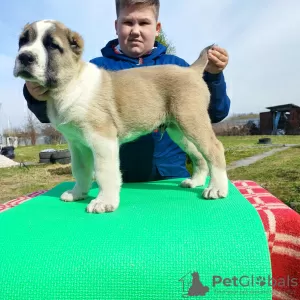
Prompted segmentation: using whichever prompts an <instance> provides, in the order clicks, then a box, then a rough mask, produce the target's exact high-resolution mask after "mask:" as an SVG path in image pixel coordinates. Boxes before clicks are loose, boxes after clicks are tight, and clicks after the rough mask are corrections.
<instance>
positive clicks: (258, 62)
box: [0, 0, 300, 130]
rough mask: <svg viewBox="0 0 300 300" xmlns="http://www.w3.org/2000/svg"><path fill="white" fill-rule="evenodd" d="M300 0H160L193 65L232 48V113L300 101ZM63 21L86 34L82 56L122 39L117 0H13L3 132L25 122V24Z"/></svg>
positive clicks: (1, 69)
mask: <svg viewBox="0 0 300 300" xmlns="http://www.w3.org/2000/svg"><path fill="white" fill-rule="evenodd" d="M299 16H300V1H299V0H286V1H283V0H251V1H245V2H244V1H241V0H210V1H207V0H205V1H204V0H184V1H179V0H172V1H171V0H161V12H160V21H161V22H162V26H163V29H164V31H165V32H166V34H167V37H168V38H169V39H170V40H171V41H172V43H173V44H174V46H175V48H176V55H178V56H179V57H181V58H183V59H185V60H186V61H187V62H188V63H192V62H193V61H194V60H195V59H196V58H197V57H198V55H199V52H200V51H201V50H202V48H204V47H205V46H207V45H209V44H211V43H217V44H218V45H220V46H221V47H224V48H225V49H226V50H227V51H228V53H229V64H228V66H227V68H226V69H225V71H224V74H225V80H226V83H227V87H228V89H227V91H228V95H229V97H230V99H231V101H232V105H231V111H230V114H233V113H247V112H260V111H265V107H267V106H270V105H277V104H285V103H294V104H296V105H300V93H299V86H300V72H299V69H300V55H299V49H300V39H299V36H300V35H299V32H300V17H299ZM45 18H46V19H57V20H60V21H62V22H63V23H65V24H66V25H67V26H69V27H71V28H72V29H73V30H76V31H78V32H79V33H80V34H81V35H82V36H83V38H84V39H85V52H84V59H86V60H90V59H92V58H94V57H97V56H101V53H100V49H101V48H102V47H103V46H104V45H105V44H106V43H107V42H108V41H109V40H111V39H113V38H116V34H115V30H114V20H115V7H114V0H102V1H99V0H84V1H82V0H43V1H41V0H26V1H24V0H11V1H10V2H9V1H3V3H2V4H1V10H0V34H1V39H0V102H1V103H2V109H1V112H0V130H1V125H2V128H3V127H4V128H5V127H6V126H7V123H8V121H7V120H8V118H9V120H10V123H11V126H18V125H19V124H20V123H22V122H23V120H24V118H25V116H26V113H27V107H26V103H25V101H24V99H23V95H22V86H23V81H22V80H21V79H15V78H14V77H13V75H12V74H13V66H14V58H15V55H16V53H17V44H18V36H19V34H20V31H21V29H22V28H23V26H24V25H25V24H26V23H27V22H32V21H36V20H39V19H45Z"/></svg>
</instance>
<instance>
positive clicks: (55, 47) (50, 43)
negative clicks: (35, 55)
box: [44, 37, 62, 51]
mask: <svg viewBox="0 0 300 300" xmlns="http://www.w3.org/2000/svg"><path fill="white" fill-rule="evenodd" d="M44 44H45V47H46V48H48V49H51V50H59V51H62V49H61V47H60V46H59V45H58V44H57V43H56V42H55V41H54V40H53V39H52V38H51V37H47V38H46V40H45V43H44Z"/></svg>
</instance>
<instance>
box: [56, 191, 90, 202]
mask: <svg viewBox="0 0 300 300" xmlns="http://www.w3.org/2000/svg"><path fill="white" fill-rule="evenodd" d="M86 196H87V194H86V193H79V192H76V191H74V190H69V191H66V192H64V193H63V194H62V195H61V196H60V199H61V200H62V201H66V202H72V201H76V200H83V199H84V198H86Z"/></svg>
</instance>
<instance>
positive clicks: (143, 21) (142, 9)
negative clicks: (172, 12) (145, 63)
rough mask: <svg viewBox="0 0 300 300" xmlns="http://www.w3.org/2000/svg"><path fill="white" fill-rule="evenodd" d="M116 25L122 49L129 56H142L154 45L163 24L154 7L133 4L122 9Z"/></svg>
mask: <svg viewBox="0 0 300 300" xmlns="http://www.w3.org/2000/svg"><path fill="white" fill-rule="evenodd" d="M115 27H116V32H117V35H118V39H119V43H120V47H121V49H122V51H123V52H124V53H125V54H126V55H127V56H129V57H140V56H142V55H144V54H146V53H147V52H148V51H150V50H151V49H152V47H153V46H154V42H155V38H156V37H157V36H158V34H159V31H160V27H161V25H160V23H159V22H157V21H156V18H155V11H154V8H153V7H149V6H140V5H133V6H131V7H125V8H123V9H121V11H120V14H119V17H118V19H117V20H116V21H115Z"/></svg>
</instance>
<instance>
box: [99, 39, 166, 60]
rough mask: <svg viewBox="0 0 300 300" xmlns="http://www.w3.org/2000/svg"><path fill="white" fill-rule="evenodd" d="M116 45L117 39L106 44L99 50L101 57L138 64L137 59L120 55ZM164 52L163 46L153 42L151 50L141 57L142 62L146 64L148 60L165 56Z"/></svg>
mask: <svg viewBox="0 0 300 300" xmlns="http://www.w3.org/2000/svg"><path fill="white" fill-rule="evenodd" d="M118 44H119V41H118V39H114V40H111V41H109V42H108V43H107V44H106V46H105V47H104V48H102V49H101V53H102V55H103V56H104V57H107V58H112V59H117V60H123V61H128V62H131V63H135V64H139V58H132V57H128V56H126V55H125V54H122V53H121V52H120V51H118V49H117V46H118ZM166 51H167V48H166V47H165V46H164V45H162V44H161V43H158V42H157V41H155V44H154V48H153V50H152V51H151V52H150V53H149V54H146V55H144V56H142V58H143V61H144V62H147V61H150V60H155V59H156V58H158V57H159V56H161V55H163V54H166Z"/></svg>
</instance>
